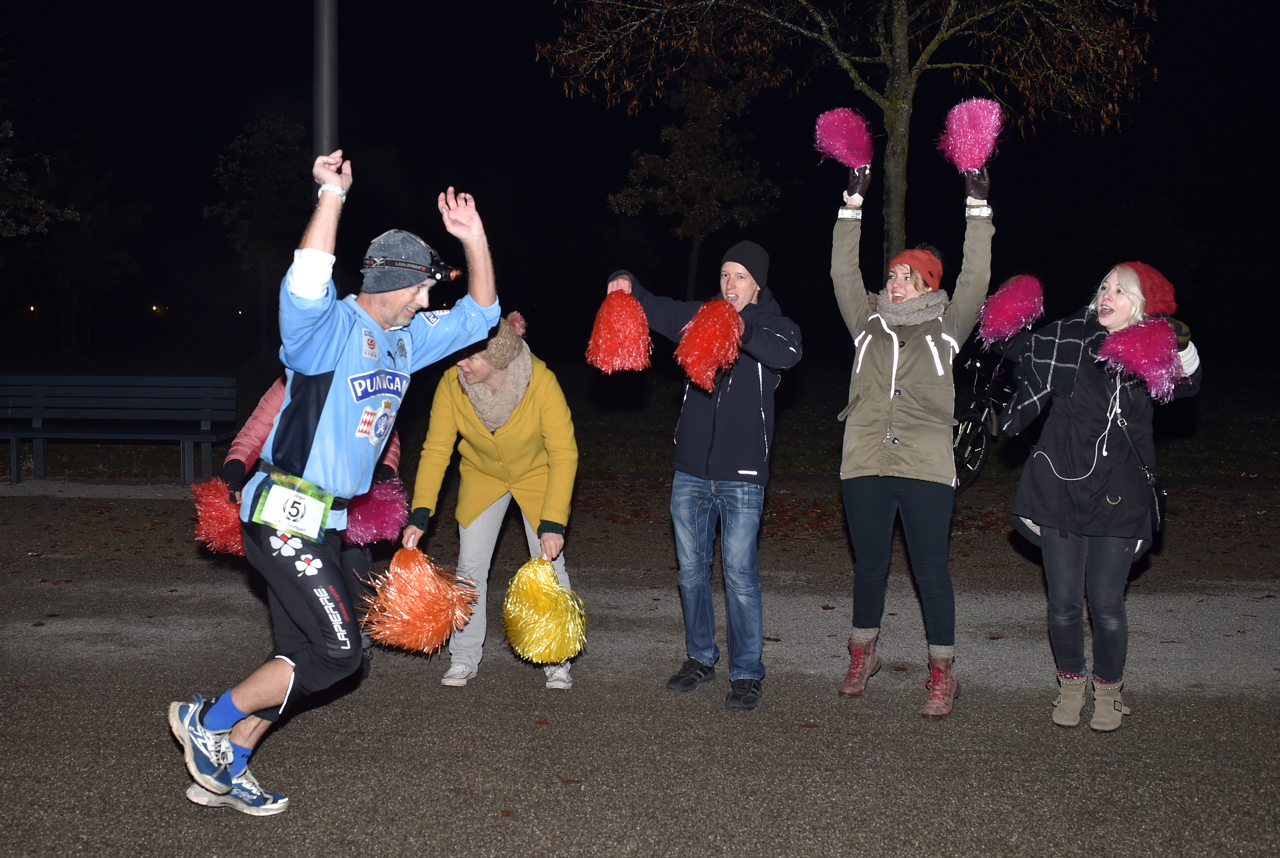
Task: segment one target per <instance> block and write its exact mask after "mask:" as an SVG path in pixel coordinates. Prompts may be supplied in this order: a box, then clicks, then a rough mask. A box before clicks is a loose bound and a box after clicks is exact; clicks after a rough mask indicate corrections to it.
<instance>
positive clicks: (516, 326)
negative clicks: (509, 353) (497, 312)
mask: <svg viewBox="0 0 1280 858" xmlns="http://www.w3.org/2000/svg"><path fill="white" fill-rule="evenodd" d="M507 324H508V325H510V326H511V330H513V331H515V332H516V336H517V337H523V336H524V335H525V331H527V330H528V329H529V323H528V322H526V321H525V318H524V316H523V315H522V314H521V313H520V312H519V311H518V310H512V311H511V312H510V313H507Z"/></svg>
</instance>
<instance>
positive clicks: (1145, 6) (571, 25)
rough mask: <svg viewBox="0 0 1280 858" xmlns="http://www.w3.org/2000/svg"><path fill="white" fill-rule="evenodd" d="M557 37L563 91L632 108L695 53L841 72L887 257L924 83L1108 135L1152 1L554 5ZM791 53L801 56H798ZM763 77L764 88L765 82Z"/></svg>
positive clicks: (1136, 76)
mask: <svg viewBox="0 0 1280 858" xmlns="http://www.w3.org/2000/svg"><path fill="white" fill-rule="evenodd" d="M559 1H560V2H562V3H564V5H565V8H566V10H567V11H568V13H569V14H568V19H567V20H566V22H565V31H564V34H563V35H562V36H561V37H560V38H559V39H557V40H556V41H555V42H552V43H550V44H545V45H540V46H539V55H540V56H541V57H543V58H545V59H547V60H549V61H550V62H551V63H552V66H553V68H554V69H555V71H556V72H558V73H559V74H560V75H561V76H562V77H563V79H564V83H565V90H566V92H567V93H570V94H574V93H582V94H601V95H603V96H604V97H605V98H606V99H607V101H608V103H610V104H622V105H625V106H626V107H627V109H628V110H637V109H639V108H640V107H642V106H644V105H645V104H648V103H651V102H652V101H653V99H654V98H655V97H657V96H659V95H660V94H661V93H663V92H664V91H667V90H668V89H670V88H671V87H672V85H673V84H674V83H675V82H677V81H679V79H680V76H681V75H682V74H683V73H684V71H685V69H686V67H687V65H688V64H689V62H690V61H691V60H692V59H694V58H696V57H699V56H715V57H720V58H721V59H732V60H733V61H735V62H738V63H741V64H742V65H743V66H744V67H745V68H748V69H753V68H759V69H760V71H759V72H758V74H759V76H760V77H761V78H767V77H768V76H769V75H770V71H769V66H768V65H767V64H763V63H761V60H762V59H764V58H774V57H779V56H782V55H784V54H785V55H787V56H791V57H795V63H796V64H797V65H799V66H800V67H802V68H808V67H813V68H821V67H825V68H829V69H834V70H838V71H839V72H841V73H843V74H844V75H846V76H847V77H848V79H849V82H850V83H851V84H852V87H853V90H854V91H855V92H857V93H858V94H860V95H861V96H862V97H863V98H865V99H866V100H867V101H869V102H870V103H871V104H872V105H873V106H874V107H875V109H876V110H878V111H879V112H880V114H881V115H882V117H883V121H884V127H885V131H886V133H887V138H888V139H887V145H886V146H885V150H884V178H885V198H884V218H885V258H886V259H888V258H891V257H892V256H893V255H894V254H896V253H897V252H898V251H899V250H901V249H902V248H903V246H904V245H905V243H906V191H907V172H906V168H907V145H908V142H909V140H910V134H911V119H912V107H913V102H914V99H915V95H916V92H917V89H918V87H919V86H920V84H921V81H922V79H924V78H925V76H926V75H939V74H941V75H948V76H950V78H951V81H952V83H953V85H954V86H955V87H956V89H958V90H959V91H960V92H962V93H966V94H977V93H982V94H986V95H989V96H991V97H993V98H996V99H998V100H999V101H1001V102H1002V103H1003V104H1004V105H1005V106H1006V107H1007V108H1008V110H1009V113H1010V115H1011V117H1012V119H1013V120H1014V122H1015V123H1016V124H1019V125H1021V126H1022V127H1024V128H1025V127H1028V126H1029V125H1030V124H1032V123H1035V122H1038V121H1040V120H1042V119H1043V118H1045V117H1048V116H1050V115H1056V116H1061V117H1065V118H1066V119H1068V120H1070V121H1071V122H1073V123H1074V124H1075V125H1076V126H1077V127H1079V128H1081V129H1087V130H1105V129H1107V128H1109V127H1111V126H1114V125H1115V124H1116V123H1117V122H1118V121H1119V120H1120V117H1121V106H1122V105H1123V104H1124V103H1125V102H1126V101H1128V100H1131V99H1132V98H1133V97H1134V95H1135V92H1136V87H1137V85H1138V83H1139V81H1140V79H1141V78H1142V77H1143V75H1144V73H1145V72H1146V70H1147V46H1148V38H1149V37H1148V35H1147V34H1146V33H1145V32H1143V31H1142V30H1141V29H1140V28H1139V25H1140V23H1141V22H1142V21H1144V20H1154V18H1155V12H1154V11H1153V8H1152V3H1151V0H874V2H871V0H865V1H864V2H857V0H559ZM797 52H798V53H797ZM762 82H767V81H762Z"/></svg>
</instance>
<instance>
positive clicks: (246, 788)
mask: <svg viewBox="0 0 1280 858" xmlns="http://www.w3.org/2000/svg"><path fill="white" fill-rule="evenodd" d="M231 783H232V784H233V786H232V787H231V792H229V793H227V794H226V795H218V794H217V793H212V792H209V791H208V790H207V789H205V788H204V787H202V786H200V784H192V785H191V786H189V787H187V798H188V799H190V800H191V801H194V802H195V803H196V804H201V805H204V806H205V807H230V808H232V809H234V810H238V811H240V812H241V813H247V814H249V815H250V816H271V815H273V814H276V813H281V812H282V811H284V810H286V809H287V808H288V807H289V799H287V798H285V797H284V796H282V795H280V794H279V793H276V792H268V791H267V790H265V789H263V788H262V784H260V783H258V779H257V778H255V777H254V776H253V772H251V771H249V769H248V768H245V770H244V771H243V772H241V773H240V774H239V775H237V776H236V777H235V778H233V779H232V781H231Z"/></svg>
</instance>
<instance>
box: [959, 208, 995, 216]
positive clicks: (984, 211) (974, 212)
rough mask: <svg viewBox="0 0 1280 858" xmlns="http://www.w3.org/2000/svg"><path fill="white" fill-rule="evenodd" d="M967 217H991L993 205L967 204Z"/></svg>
mask: <svg viewBox="0 0 1280 858" xmlns="http://www.w3.org/2000/svg"><path fill="white" fill-rule="evenodd" d="M964 216H965V217H985V218H989V217H991V206H965V207H964Z"/></svg>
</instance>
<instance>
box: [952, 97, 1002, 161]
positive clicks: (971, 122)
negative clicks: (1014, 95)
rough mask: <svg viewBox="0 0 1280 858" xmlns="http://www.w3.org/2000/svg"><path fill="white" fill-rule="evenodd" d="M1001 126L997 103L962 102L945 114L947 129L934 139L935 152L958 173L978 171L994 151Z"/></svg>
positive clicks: (973, 99)
mask: <svg viewBox="0 0 1280 858" xmlns="http://www.w3.org/2000/svg"><path fill="white" fill-rule="evenodd" d="M1002 125H1003V122H1002V120H1001V112H1000V104H999V102H995V101H992V100H991V99H989V98H971V99H969V100H968V101H962V102H960V103H959V104H957V105H956V106H955V107H953V108H951V110H950V111H949V112H948V113H947V130H946V131H943V132H942V136H940V137H939V138H938V151H939V152H941V153H942V154H943V155H945V156H946V158H947V160H948V161H950V162H951V163H952V164H955V165H956V167H957V168H958V169H959V170H960V172H962V173H963V172H965V171H967V170H981V169H982V168H983V166H984V165H985V164H986V163H987V161H989V160H991V155H992V153H994V152H995V149H996V138H998V137H999V136H1000V129H1001V127H1002Z"/></svg>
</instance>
